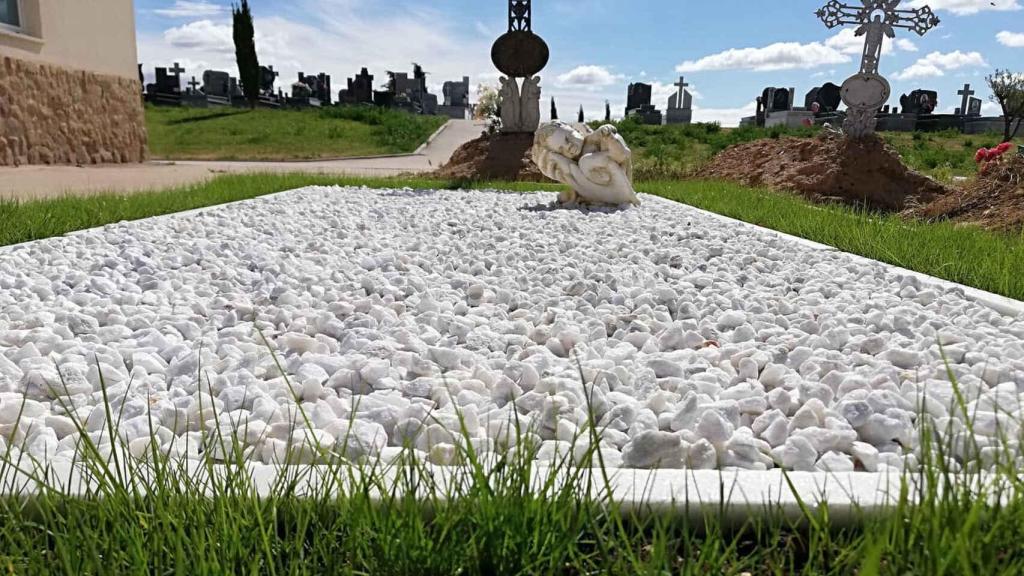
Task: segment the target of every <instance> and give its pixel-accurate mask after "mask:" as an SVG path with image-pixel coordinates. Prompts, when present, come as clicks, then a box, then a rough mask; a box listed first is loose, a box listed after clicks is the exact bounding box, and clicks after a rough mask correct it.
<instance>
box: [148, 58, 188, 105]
mask: <svg viewBox="0 0 1024 576" xmlns="http://www.w3.org/2000/svg"><path fill="white" fill-rule="evenodd" d="M183 72H185V69H184V68H182V67H181V66H180V65H179V64H178V63H177V62H175V63H174V67H173V68H170V69H167V68H162V67H158V68H157V69H156V82H155V83H153V84H147V85H146V101H147V102H152V103H154V104H162V105H167V106H177V105H180V104H181V96H182V93H181V74H182V73H183Z"/></svg>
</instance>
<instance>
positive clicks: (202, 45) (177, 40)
mask: <svg viewBox="0 0 1024 576" xmlns="http://www.w3.org/2000/svg"><path fill="white" fill-rule="evenodd" d="M164 40H165V41H166V42H167V44H169V45H170V46H173V47H174V48H181V49H186V50H202V51H232V52H233V51H234V49H235V41H234V38H233V36H232V32H231V26H230V25H229V24H217V23H215V22H213V21H212V20H197V21H195V22H190V23H188V24H185V25H183V26H178V27H176V28H169V29H168V30H166V31H164Z"/></svg>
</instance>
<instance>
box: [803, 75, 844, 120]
mask: <svg viewBox="0 0 1024 576" xmlns="http://www.w3.org/2000/svg"><path fill="white" fill-rule="evenodd" d="M840 90H841V89H840V87H839V86H836V85H835V84H833V83H831V82H828V83H825V84H823V85H821V86H818V87H817V88H814V89H812V90H811V91H810V92H808V93H807V96H806V97H805V98H804V108H806V109H808V110H811V109H812V108H813V107H814V104H817V105H818V112H819V113H830V112H835V111H836V110H838V109H839V104H840V103H841V102H842V100H843V97H842V94H841V92H840Z"/></svg>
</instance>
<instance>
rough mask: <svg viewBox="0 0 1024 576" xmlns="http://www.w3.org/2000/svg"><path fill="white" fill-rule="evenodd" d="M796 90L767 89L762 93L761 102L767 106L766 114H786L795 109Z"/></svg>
mask: <svg viewBox="0 0 1024 576" xmlns="http://www.w3.org/2000/svg"><path fill="white" fill-rule="evenodd" d="M795 93H796V89H795V88H765V89H764V91H763V92H761V100H762V102H764V104H765V114H766V115H771V113H772V112H786V111H788V110H792V109H793V98H794V96H795Z"/></svg>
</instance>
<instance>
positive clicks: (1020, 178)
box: [907, 155, 1024, 232]
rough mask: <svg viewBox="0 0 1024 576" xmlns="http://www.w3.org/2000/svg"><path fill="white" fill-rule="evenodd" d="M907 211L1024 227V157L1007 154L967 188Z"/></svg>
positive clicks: (987, 224) (1012, 228)
mask: <svg viewBox="0 0 1024 576" xmlns="http://www.w3.org/2000/svg"><path fill="white" fill-rule="evenodd" d="M907 214H908V215H909V216H913V217H915V218H924V219H926V220H932V221H935V220H952V221H954V222H963V223H966V224H977V225H979V226H983V227H985V228H988V229H991V230H1006V231H1014V232H1015V231H1018V230H1020V229H1021V228H1024V158H1022V157H1020V156H1009V155H1008V156H1006V157H1004V158H1003V159H1001V160H999V161H997V162H992V163H990V164H989V165H988V166H987V167H986V168H985V170H984V171H982V172H981V173H980V174H979V175H978V177H977V178H975V179H973V180H971V181H969V182H967V183H966V184H964V186H963V189H961V190H956V191H954V192H952V193H951V194H948V195H946V196H943V197H942V198H938V199H937V200H935V201H934V202H931V203H929V204H926V205H924V206H921V207H918V208H914V209H912V210H908V211H907Z"/></svg>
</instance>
